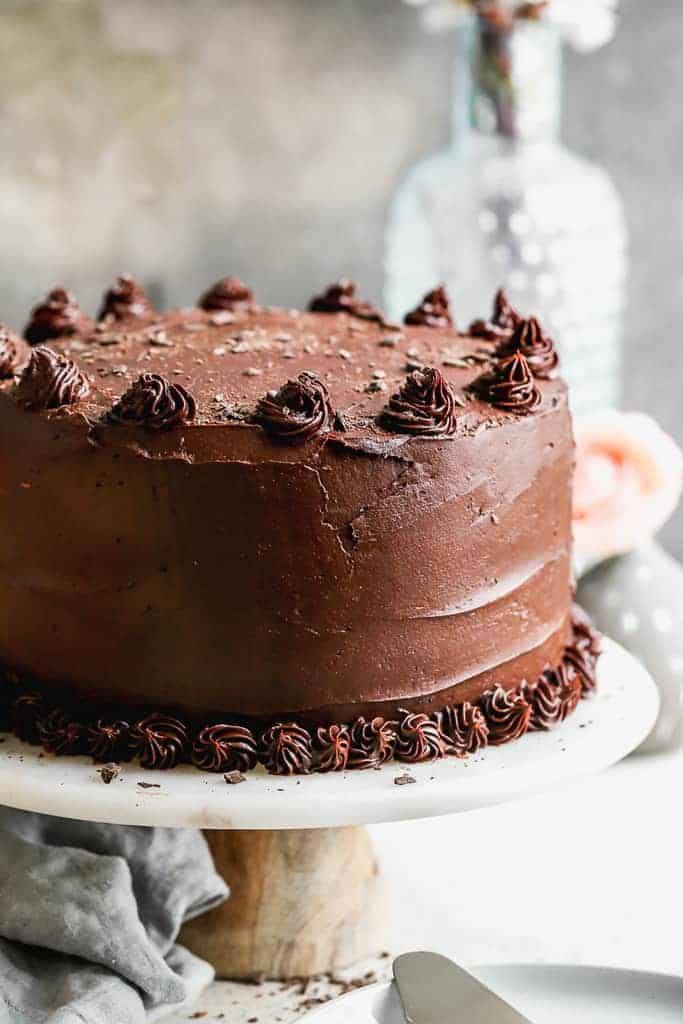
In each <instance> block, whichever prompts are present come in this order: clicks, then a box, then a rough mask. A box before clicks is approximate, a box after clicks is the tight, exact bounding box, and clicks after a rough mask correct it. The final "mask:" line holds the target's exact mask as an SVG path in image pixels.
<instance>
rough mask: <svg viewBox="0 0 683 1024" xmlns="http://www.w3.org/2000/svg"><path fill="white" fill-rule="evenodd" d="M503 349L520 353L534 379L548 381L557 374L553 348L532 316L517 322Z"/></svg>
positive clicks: (555, 353)
mask: <svg viewBox="0 0 683 1024" xmlns="http://www.w3.org/2000/svg"><path fill="white" fill-rule="evenodd" d="M503 349H504V350H505V351H508V350H509V351H510V352H521V354H522V355H523V356H524V358H525V359H526V361H527V363H528V364H529V369H530V370H531V372H532V374H533V375H534V377H537V378H539V379H540V380H549V379H550V378H551V377H553V376H554V375H555V373H556V372H557V367H558V363H559V359H558V355H557V352H556V351H555V346H554V345H553V343H552V341H551V339H550V338H549V337H548V336H547V335H546V334H544V332H543V328H542V327H541V325H540V324H539V322H538V320H537V319H536V317H534V316H532V317H529V319H528V320H520V321H519V323H518V324H517V326H516V328H515V330H514V331H513V333H512V336H511V337H510V340H509V342H507V343H506V344H505V345H504V346H503Z"/></svg>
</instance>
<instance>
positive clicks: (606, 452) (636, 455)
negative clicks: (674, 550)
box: [572, 412, 683, 566]
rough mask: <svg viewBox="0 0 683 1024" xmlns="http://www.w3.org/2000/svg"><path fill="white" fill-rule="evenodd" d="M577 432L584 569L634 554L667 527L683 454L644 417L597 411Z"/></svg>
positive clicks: (579, 545)
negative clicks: (607, 559)
mask: <svg viewBox="0 0 683 1024" xmlns="http://www.w3.org/2000/svg"><path fill="white" fill-rule="evenodd" d="M574 430H575V435H576V471H575V474H574V511H573V516H572V520H573V532H574V546H575V553H576V558H577V561H578V564H579V565H583V566H585V565H586V564H595V563H596V562H599V561H601V560H602V559H604V558H609V557H611V556H612V555H617V554H622V553H624V552H627V551H632V550H633V549H634V548H636V547H638V546H639V545H641V544H642V543H644V542H645V541H647V540H649V539H650V538H651V537H653V536H654V534H655V533H656V532H657V530H659V528H660V527H661V526H663V524H664V523H665V522H666V521H667V519H668V518H669V516H670V515H671V514H672V512H673V511H674V509H675V508H676V505H677V504H678V500H679V498H680V496H681V488H682V487H683V455H682V454H681V450H680V448H679V447H678V445H677V444H676V442H675V441H674V440H673V439H672V438H671V437H669V435H668V434H665V433H664V431H663V430H661V429H660V427H659V426H658V425H657V424H656V423H655V421H654V420H653V419H652V418H651V417H650V416H646V415H645V414H644V413H639V412H629V413H624V412H601V413H594V414H591V415H588V416H583V417H579V418H578V419H577V420H576V422H575V425H574Z"/></svg>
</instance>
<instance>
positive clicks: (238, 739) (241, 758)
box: [192, 725, 258, 773]
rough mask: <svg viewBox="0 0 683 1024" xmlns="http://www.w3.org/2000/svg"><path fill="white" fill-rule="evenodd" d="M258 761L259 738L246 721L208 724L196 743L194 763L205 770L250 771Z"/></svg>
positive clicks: (194, 745)
mask: <svg viewBox="0 0 683 1024" xmlns="http://www.w3.org/2000/svg"><path fill="white" fill-rule="evenodd" d="M257 762H258V757H257V748H256V740H255V739H254V735H253V733H252V732H251V730H250V729H247V728H246V726H242V725H207V726H206V727H205V728H204V729H201V730H200V732H199V733H198V734H197V737H196V739H195V741H194V743H193V745H192V763H193V764H194V765H196V766H197V768H201V769H202V770H203V771H205V772H224V773H225V772H228V773H229V772H233V771H236V772H247V771H249V770H250V769H251V768H255V767H256V764H257Z"/></svg>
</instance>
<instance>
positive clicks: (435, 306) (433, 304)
mask: <svg viewBox="0 0 683 1024" xmlns="http://www.w3.org/2000/svg"><path fill="white" fill-rule="evenodd" d="M404 323H406V324H412V325H413V326H417V327H452V326H453V318H452V316H451V302H450V298H449V296H448V292H447V291H446V286H445V285H444V284H440V285H439V286H438V287H437V288H434V290H433V291H431V292H427V294H426V295H425V297H424V298H423V299H422V302H420V304H419V305H418V306H416V307H415V309H412V310H411V311H410V313H406V315H405V318H404Z"/></svg>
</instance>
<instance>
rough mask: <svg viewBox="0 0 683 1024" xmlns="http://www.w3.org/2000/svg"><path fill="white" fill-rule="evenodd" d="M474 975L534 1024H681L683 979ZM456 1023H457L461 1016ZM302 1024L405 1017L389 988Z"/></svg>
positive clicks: (570, 971)
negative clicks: (582, 1023)
mask: <svg viewBox="0 0 683 1024" xmlns="http://www.w3.org/2000/svg"><path fill="white" fill-rule="evenodd" d="M473 973H475V974H476V975H477V977H478V978H480V979H481V981H483V982H484V983H485V984H486V985H488V986H489V987H490V988H492V989H493V990H494V991H495V992H497V993H499V995H501V996H502V997H503V998H504V999H507V1000H508V1002H509V1003H510V1004H511V1005H512V1006H514V1008H515V1009H516V1010H519V1011H520V1013H523V1014H525V1015H526V1016H528V1017H529V1019H530V1020H532V1021H533V1022H534V1024H577V1021H586V1024H674V1022H677V1024H680V1021H681V1020H683V978H675V977H671V976H669V975H658V974H646V973H644V972H640V971H620V970H613V969H610V968H604V967H602V968H601V967H574V966H558V967H546V966H541V965H539V966H536V965H519V966H506V967H481V968H477V969H476V970H475V971H474V972H473ZM454 1010H455V1008H454ZM463 1019H464V1018H463ZM453 1020H454V1021H455V1020H459V1016H458V1014H457V1013H455V1014H454V1017H453ZM301 1024H405V1018H404V1016H403V1013H402V1011H401V1004H400V1001H399V998H398V993H397V992H396V989H395V987H394V986H393V984H385V985H373V986H371V987H369V988H365V989H360V990H359V991H358V992H353V993H351V995H348V996H343V997H342V998H341V999H337V1000H335V1001H334V1002H332V1003H327V1004H326V1005H324V1006H321V1007H320V1008H319V1009H317V1010H313V1011H312V1012H311V1013H308V1014H306V1016H304V1017H302V1018H301Z"/></svg>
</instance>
